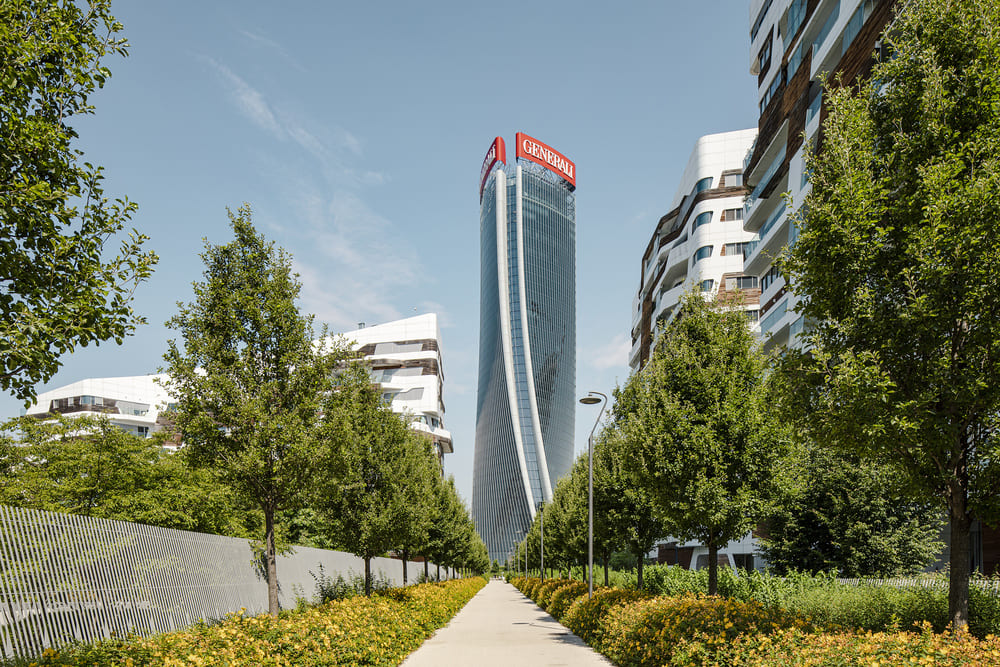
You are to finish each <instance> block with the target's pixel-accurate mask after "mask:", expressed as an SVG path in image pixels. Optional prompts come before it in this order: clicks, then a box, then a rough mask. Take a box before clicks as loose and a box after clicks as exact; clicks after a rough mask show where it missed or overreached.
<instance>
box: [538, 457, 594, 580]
mask: <svg viewBox="0 0 1000 667" xmlns="http://www.w3.org/2000/svg"><path fill="white" fill-rule="evenodd" d="M545 533H546V540H545V544H546V546H547V547H549V549H548V552H547V553H546V554H545V557H546V562H551V563H552V564H558V565H560V566H564V567H567V568H570V567H572V566H574V565H585V564H586V563H587V457H586V456H579V457H577V459H576V461H574V462H573V467H572V468H570V471H569V474H567V475H565V476H563V477H562V479H560V480H559V481H558V482H557V483H556V488H555V489H554V490H553V491H552V502H550V503H548V504H547V505H545ZM549 559H551V561H550V560H549Z"/></svg>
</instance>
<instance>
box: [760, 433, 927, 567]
mask: <svg viewBox="0 0 1000 667" xmlns="http://www.w3.org/2000/svg"><path fill="white" fill-rule="evenodd" d="M789 473H790V474H789V475H788V480H789V483H788V484H787V485H786V486H785V488H784V489H783V490H782V492H781V493H780V495H779V501H778V502H777V503H776V505H775V508H774V510H773V511H772V512H771V514H770V515H769V516H768V517H767V519H766V520H765V522H764V525H765V528H766V530H765V532H764V535H763V536H762V537H761V539H760V549H761V553H762V554H763V556H764V558H765V559H766V560H767V563H768V566H769V567H771V568H773V569H775V570H776V571H777V572H779V573H782V574H784V573H787V572H789V571H791V570H800V571H802V570H804V571H808V572H828V571H830V570H836V571H838V572H839V573H840V574H841V575H842V576H845V577H894V576H903V575H911V574H915V573H916V572H918V571H919V570H921V569H922V568H924V567H926V566H927V565H928V564H929V563H931V562H932V561H933V560H934V558H935V557H936V555H937V554H938V553H940V551H941V546H942V544H941V542H940V540H939V536H940V528H941V511H940V509H938V508H937V507H935V506H934V505H933V504H932V503H928V502H923V503H917V502H914V501H913V500H912V499H911V498H907V497H906V496H905V495H904V494H903V493H902V492H901V489H900V488H899V475H898V473H897V472H896V470H895V469H894V468H892V467H890V466H887V465H880V464H876V463H873V462H870V461H862V460H860V459H859V458H858V457H857V456H854V455H850V454H841V453H838V452H836V451H833V450H831V449H830V448H828V447H821V446H818V445H814V444H810V445H809V446H807V447H803V448H802V450H801V451H797V452H796V456H795V457H794V459H793V460H792V461H791V462H790V470H789Z"/></svg>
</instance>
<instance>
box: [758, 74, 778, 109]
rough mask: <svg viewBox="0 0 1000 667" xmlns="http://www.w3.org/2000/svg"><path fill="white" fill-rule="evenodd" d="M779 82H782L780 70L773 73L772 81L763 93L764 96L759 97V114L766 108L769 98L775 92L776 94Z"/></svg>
mask: <svg viewBox="0 0 1000 667" xmlns="http://www.w3.org/2000/svg"><path fill="white" fill-rule="evenodd" d="M781 83H782V81H781V72H778V73H777V74H775V75H774V81H772V82H771V85H770V86H769V87H768V89H767V92H766V93H764V97H762V98H760V113H761V115H763V114H764V109H766V108H767V105H768V103H769V102H770V101H771V98H772V97H774V96H775V94H777V92H778V90H779V89H780V88H781Z"/></svg>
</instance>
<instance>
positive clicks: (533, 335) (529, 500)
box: [472, 135, 576, 561]
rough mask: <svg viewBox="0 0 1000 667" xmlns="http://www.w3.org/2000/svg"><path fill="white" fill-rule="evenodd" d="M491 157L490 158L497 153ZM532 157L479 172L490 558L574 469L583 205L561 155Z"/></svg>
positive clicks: (480, 415) (482, 411) (484, 479)
mask: <svg viewBox="0 0 1000 667" xmlns="http://www.w3.org/2000/svg"><path fill="white" fill-rule="evenodd" d="M518 136H519V139H518V140H519V141H522V137H523V135H518ZM525 139H526V142H525V145H526V146H528V147H537V146H539V145H540V144H539V143H537V142H535V141H534V140H531V139H530V138H525ZM497 141H501V140H499V139H498V140H497ZM496 145H497V144H495V146H496ZM499 145H500V147H501V148H500V154H501V155H502V150H503V149H502V143H500V144H499ZM546 148H547V147H546ZM519 150H520V148H519ZM526 150H527V149H526ZM491 151H492V152H491V154H488V156H487V157H488V158H492V157H495V156H496V155H497V152H496V151H493V149H491ZM528 154H529V156H531V157H528V158H527V159H523V156H522V155H520V154H519V156H518V158H519V159H518V161H517V163H516V164H513V165H510V166H505V165H504V164H503V162H504V159H503V158H502V157H501V158H499V162H500V166H499V167H497V168H492V167H493V164H490V163H488V166H484V173H483V179H484V181H483V182H484V189H483V191H482V195H483V197H482V203H481V210H480V235H481V236H480V238H481V271H482V275H481V299H480V347H479V392H478V397H477V415H476V451H475V463H474V473H473V474H474V476H473V490H472V516H473V521H474V522H475V524H476V528H477V530H478V531H479V534H480V535H481V536H482V538H483V541H484V542H485V543H486V546H487V549H488V550H489V554H490V558H491V559H493V560H500V561H504V560H506V559H507V558H508V557H509V556H510V554H511V553H512V552H513V549H514V546H515V545H516V544H517V542H518V541H519V539H520V536H522V535H523V534H524V533H525V532H527V528H528V526H529V525H530V523H531V521H532V518H533V517H534V515H535V512H536V511H537V509H538V504H539V503H540V502H544V501H548V500H550V499H551V498H552V488H553V486H554V484H555V483H556V482H557V481H558V479H559V478H560V477H561V476H563V475H564V474H565V473H566V472H568V471H569V468H570V466H571V465H572V462H573V434H574V415H575V391H576V377H575V366H576V266H575V261H576V259H575V256H576V229H575V218H576V207H575V196H574V194H573V193H574V185H573V183H572V182H570V181H569V180H567V177H572V178H574V179H575V165H573V164H572V162H569V161H568V160H566V159H565V158H564V157H562V156H561V154H558V153H557V152H555V151H548V152H546V151H535V152H534V153H528ZM538 155H556V156H558V158H559V160H556V161H555V162H556V163H557V166H558V167H559V171H558V172H557V171H554V170H553V169H552V168H551V167H546V166H545V165H542V164H540V163H537V160H535V159H533V158H534V157H537V156H538ZM559 172H561V174H560V173H559Z"/></svg>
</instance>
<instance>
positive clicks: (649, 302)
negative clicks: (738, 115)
mask: <svg viewBox="0 0 1000 667" xmlns="http://www.w3.org/2000/svg"><path fill="white" fill-rule="evenodd" d="M756 135H757V131H756V130H754V129H749V130H739V131H735V132H724V133H721V134H710V135H706V136H703V137H701V138H700V139H698V141H697V142H695V146H694V150H692V151H691V156H690V157H689V158H688V162H687V166H686V167H685V169H684V175H683V176H682V177H681V181H680V183H679V184H678V186H677V192H676V194H675V195H674V199H673V202H672V203H671V205H670V211H669V212H668V213H667V214H666V215H664V216H663V217H662V218H660V220H659V222H658V223H657V225H656V228H655V229H654V230H653V234H652V237H651V238H650V241H649V243H648V245H647V246H646V251H645V253H644V254H643V259H642V266H641V277H640V283H639V290H638V291H637V293H636V296H635V299H634V300H633V302H632V324H631V335H632V349H631V352H630V353H629V366H630V367H631V368H632V370H633V372H634V371H637V370H639V369H640V368H642V366H643V365H645V363H646V360H648V359H649V356H650V354H651V352H652V349H653V345H655V343H656V339H657V337H658V336H659V334H660V332H661V331H662V329H663V325H664V324H665V323H666V322H668V321H669V320H670V318H671V317H673V314H674V312H675V309H676V307H677V304H678V303H679V302H680V299H681V297H682V296H683V295H684V294H685V293H686V292H690V291H692V290H694V289H700V290H701V291H702V292H703V293H705V294H706V295H711V296H713V297H716V298H719V299H720V300H727V299H728V300H729V303H731V304H733V307H738V308H742V309H743V310H745V311H746V312H747V317H748V318H749V319H750V320H751V321H753V320H755V319H756V316H757V308H758V302H757V294H758V283H757V276H755V275H752V274H748V273H746V272H744V266H743V260H744V256H745V254H746V253H747V252H749V251H752V249H753V244H754V242H755V240H756V238H757V236H756V234H754V233H752V232H748V231H746V230H744V228H743V199H744V196H745V193H746V190H745V188H744V187H743V157H744V156H745V155H746V152H747V150H748V149H749V148H750V146H751V145H752V144H753V140H754V137H756ZM737 290H738V291H739V297H737V298H738V299H739V301H734V300H732V297H736V295H735V293H736V292H737Z"/></svg>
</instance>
